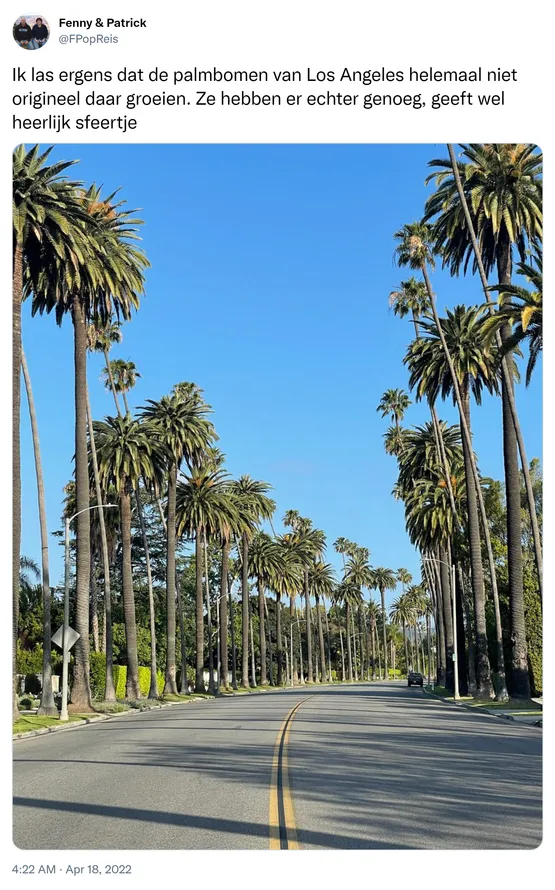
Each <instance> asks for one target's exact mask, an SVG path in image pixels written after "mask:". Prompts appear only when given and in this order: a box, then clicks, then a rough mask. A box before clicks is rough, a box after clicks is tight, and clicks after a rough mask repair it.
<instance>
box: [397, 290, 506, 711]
mask: <svg viewBox="0 0 555 890" xmlns="http://www.w3.org/2000/svg"><path fill="white" fill-rule="evenodd" d="M438 322H439V325H436V323H435V322H432V321H426V322H422V323H421V326H422V328H423V329H424V331H425V336H424V337H423V338H422V339H420V340H417V341H414V342H413V343H412V344H411V346H410V347H409V350H408V351H407V355H406V357H405V359H404V361H405V364H407V365H408V366H409V370H410V372H411V377H410V385H411V387H413V386H417V397H418V398H421V397H422V395H423V394H424V393H425V394H426V396H427V398H429V399H430V401H431V402H435V400H436V398H437V396H438V394H439V393H441V395H442V396H443V397H444V398H445V397H446V396H448V395H454V396H455V401H456V402H457V407H458V408H459V413H460V419H461V432H462V434H463V435H462V443H463V455H464V463H465V476H466V480H467V484H466V501H467V514H468V543H469V549H470V559H471V564H472V585H473V591H474V603H475V612H476V616H477V625H476V631H477V658H478V673H479V678H478V692H479V695H482V696H484V697H491V693H492V688H491V680H490V677H489V659H488V655H487V638H486V635H485V588H484V576H483V567H482V555H481V547H480V522H479V509H478V502H479V501H480V509H481V510H482V520H483V521H482V529H483V534H484V538H485V540H486V548H487V550H488V557H489V565H490V579H491V585H492V595H493V599H494V608H495V614H496V631H497V660H498V664H497V669H498V674H499V687H498V690H497V696H498V697H500V698H499V700H505V699H506V698H507V697H508V695H507V690H506V687H505V679H504V677H505V668H504V656H503V643H502V628H501V615H500V609H499V599H498V593H497V579H496V567H495V562H494V560H493V552H492V548H491V541H490V535H489V526H488V522H487V517H486V516H485V507H484V505H483V495H482V490H481V485H480V484H479V483H478V485H476V484H475V480H474V469H475V468H476V463H475V458H474V452H473V449H472V434H471V419H470V399H471V395H473V396H474V399H475V401H476V403H477V404H480V403H481V398H482V390H483V388H484V387H486V388H487V389H489V390H490V391H496V389H497V376H496V364H495V357H494V356H493V355H492V354H491V353H489V352H488V350H487V349H486V348H485V347H484V341H483V337H482V332H481V318H480V313H479V310H478V309H476V308H474V307H470V308H468V307H465V306H456V307H455V308H454V309H453V310H452V311H451V310H447V317H446V318H445V319H438ZM444 344H445V345H444ZM446 350H447V352H446ZM447 356H449V358H448V359H447ZM467 434H468V439H467ZM469 442H470V446H469V444H468V443H469ZM476 472H477V468H476ZM478 616H480V623H479V624H478Z"/></svg>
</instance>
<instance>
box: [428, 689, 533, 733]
mask: <svg viewBox="0 0 555 890" xmlns="http://www.w3.org/2000/svg"><path fill="white" fill-rule="evenodd" d="M423 692H424V695H428V696H429V697H430V698H435V699H436V700H437V701H442V702H443V703H444V704H446V705H454V707H456V708H463V709H464V710H465V711H472V713H473V714H478V715H479V714H484V715H485V716H487V717H496V718H497V719H498V720H511V721H512V722H513V723H518V724H519V726H532V727H534V728H538V729H541V728H542V727H543V719H542V718H540V719H539V720H536V721H535V723H521V722H520V721H519V720H515V718H514V717H513V716H512V715H511V714H496V713H495V711H490V710H488V709H487V708H480V709H477V708H473V707H472V705H465V704H464V703H463V702H456V701H447V699H445V698H443V697H442V696H441V695H436V694H435V693H434V692H428V690H427V689H424V690H423Z"/></svg>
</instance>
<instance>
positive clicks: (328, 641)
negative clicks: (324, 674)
mask: <svg viewBox="0 0 555 890" xmlns="http://www.w3.org/2000/svg"><path fill="white" fill-rule="evenodd" d="M324 618H325V620H326V649H327V654H328V683H331V682H332V675H331V641H330V625H329V621H328V610H327V608H326V599H325V597H324Z"/></svg>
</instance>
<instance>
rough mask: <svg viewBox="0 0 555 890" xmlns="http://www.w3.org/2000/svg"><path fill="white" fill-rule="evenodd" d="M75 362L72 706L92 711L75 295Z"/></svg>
mask: <svg viewBox="0 0 555 890" xmlns="http://www.w3.org/2000/svg"><path fill="white" fill-rule="evenodd" d="M72 316H73V331H74V364H75V493H76V513H78V514H79V515H77V517H76V548H75V549H76V575H75V584H76V593H75V630H76V631H77V633H78V634H79V639H78V640H77V642H76V644H75V660H74V666H73V687H72V690H71V701H72V706H71V707H72V710H73V711H77V712H79V713H82V712H87V711H91V710H92V708H91V688H90V682H89V582H90V531H91V523H90V512H89V507H90V502H89V490H90V489H89V486H90V482H89V455H88V447H87V446H88V443H87V328H86V319H85V311H84V307H83V304H82V302H81V300H80V299H79V298H78V297H75V298H74V301H73V311H72Z"/></svg>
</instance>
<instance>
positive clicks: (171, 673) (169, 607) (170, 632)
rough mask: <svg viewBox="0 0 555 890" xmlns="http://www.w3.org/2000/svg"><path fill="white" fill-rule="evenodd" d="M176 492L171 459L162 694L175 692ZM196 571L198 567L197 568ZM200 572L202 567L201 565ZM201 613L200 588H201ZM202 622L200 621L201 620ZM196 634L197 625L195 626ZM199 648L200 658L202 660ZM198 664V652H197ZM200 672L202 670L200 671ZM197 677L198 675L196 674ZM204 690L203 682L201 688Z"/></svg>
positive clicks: (173, 693) (174, 464)
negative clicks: (164, 669)
mask: <svg viewBox="0 0 555 890" xmlns="http://www.w3.org/2000/svg"><path fill="white" fill-rule="evenodd" d="M176 494H177V464H176V462H175V461H174V460H172V462H171V464H170V467H169V471H168V518H167V522H166V635H167V639H166V676H165V682H164V695H167V694H168V693H169V694H170V695H176V694H177V682H176V666H175V587H176V585H175V502H176ZM197 571H198V568H197ZM201 572H202V567H201ZM197 607H198V604H197ZM201 613H202V590H201ZM201 624H202V621H201ZM197 635H198V627H197ZM202 654H203V653H202V650H201V660H202ZM197 664H198V652H197ZM201 673H202V672H201ZM197 679H198V676H197ZM198 691H201V692H204V684H202V690H198Z"/></svg>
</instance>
